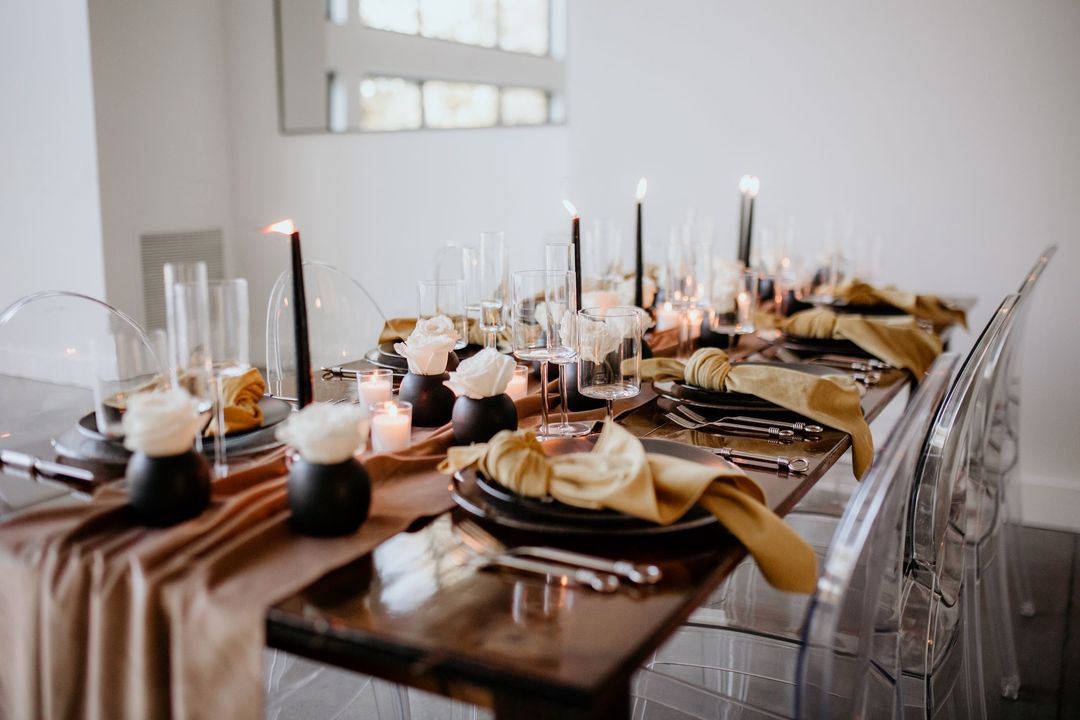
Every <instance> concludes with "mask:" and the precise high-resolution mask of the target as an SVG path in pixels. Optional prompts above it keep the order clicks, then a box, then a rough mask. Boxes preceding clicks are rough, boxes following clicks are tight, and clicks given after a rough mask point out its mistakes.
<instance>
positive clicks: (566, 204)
mask: <svg viewBox="0 0 1080 720" xmlns="http://www.w3.org/2000/svg"><path fill="white" fill-rule="evenodd" d="M562 206H563V207H564V208H566V212H568V213H570V217H577V216H578V214H577V208H576V207H574V203H572V202H570V201H569V200H563V201H562Z"/></svg>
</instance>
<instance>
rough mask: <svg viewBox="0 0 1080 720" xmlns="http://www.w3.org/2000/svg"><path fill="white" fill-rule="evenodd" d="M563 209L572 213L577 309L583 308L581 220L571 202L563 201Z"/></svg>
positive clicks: (571, 224)
mask: <svg viewBox="0 0 1080 720" xmlns="http://www.w3.org/2000/svg"><path fill="white" fill-rule="evenodd" d="M562 204H563V207H564V208H566V212H568V213H570V218H571V219H570V242H572V243H573V245H574V298H575V299H576V300H577V305H576V306H575V307H577V308H580V307H581V218H580V217H578V211H577V208H575V207H574V204H573V203H572V202H570V201H569V200H563V203H562Z"/></svg>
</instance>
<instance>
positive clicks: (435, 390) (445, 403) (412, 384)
mask: <svg viewBox="0 0 1080 720" xmlns="http://www.w3.org/2000/svg"><path fill="white" fill-rule="evenodd" d="M449 379H450V373H442V374H441V375H416V374H414V373H408V374H407V375H406V376H405V377H403V378H402V379H401V385H400V386H399V387H398V399H399V400H404V401H406V402H409V403H412V413H413V416H412V421H413V425H415V426H417V427H439V426H440V425H445V424H446V423H448V422H450V416H451V415H452V414H453V412H454V401H455V400H456V399H457V398H456V397H455V396H454V391H453V390H451V389H450V388H448V387H446V385H444V384H443V383H444V382H445V381H447V380H449Z"/></svg>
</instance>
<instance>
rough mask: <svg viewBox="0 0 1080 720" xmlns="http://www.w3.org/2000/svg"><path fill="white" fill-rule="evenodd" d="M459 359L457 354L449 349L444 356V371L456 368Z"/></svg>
mask: <svg viewBox="0 0 1080 720" xmlns="http://www.w3.org/2000/svg"><path fill="white" fill-rule="evenodd" d="M460 362H461V360H460V359H459V358H458V354H457V353H456V352H454V351H453V350H451V351H450V352H449V353H448V354H447V356H446V372H451V371H452V370H457V366H458V364H459V363H460Z"/></svg>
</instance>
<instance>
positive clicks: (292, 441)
mask: <svg viewBox="0 0 1080 720" xmlns="http://www.w3.org/2000/svg"><path fill="white" fill-rule="evenodd" d="M366 415H367V413H366V412H365V411H364V409H363V408H361V407H360V406H359V405H351V404H349V403H339V404H336V405H334V404H331V403H312V404H311V405H308V406H307V407H305V408H304V409H303V410H301V411H300V412H298V413H295V414H293V415H291V416H290V417H289V419H288V420H286V421H285V422H284V423H282V424H281V427H279V428H278V430H277V433H275V434H276V435H277V439H278V440H281V441H282V442H284V443H288V444H289V445H291V446H292V447H294V448H296V450H297V451H298V452H299V453H300V456H301V457H303V458H304V460H307V461H308V462H309V463H315V464H317V465H335V464H337V463H340V462H344V461H346V460H348V459H349V458H351V457H353V455H355V454H356V452H357V451H362V450H363V449H364V446H366V444H367V433H368V427H369V425H370V422H371V421H370V420H369V419H368V418H367V417H366Z"/></svg>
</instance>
